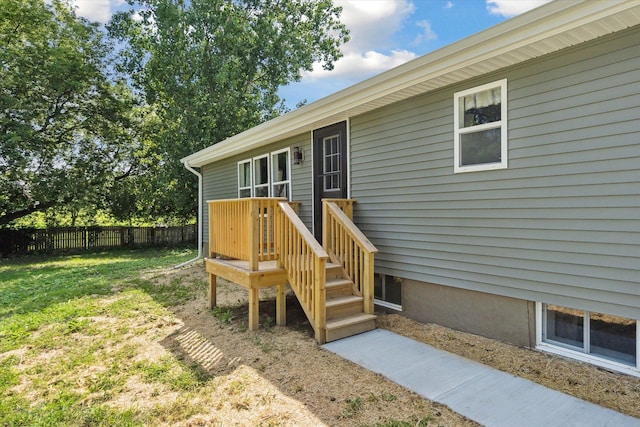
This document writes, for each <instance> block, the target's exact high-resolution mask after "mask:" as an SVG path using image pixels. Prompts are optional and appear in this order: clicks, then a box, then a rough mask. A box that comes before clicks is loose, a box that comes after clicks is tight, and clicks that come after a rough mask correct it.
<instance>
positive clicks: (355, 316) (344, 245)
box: [205, 198, 377, 344]
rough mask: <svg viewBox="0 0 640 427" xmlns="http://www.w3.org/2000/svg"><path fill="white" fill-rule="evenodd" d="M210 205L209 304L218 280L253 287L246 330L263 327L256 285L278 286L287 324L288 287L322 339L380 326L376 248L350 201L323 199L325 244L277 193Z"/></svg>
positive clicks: (279, 308) (281, 319)
mask: <svg viewBox="0 0 640 427" xmlns="http://www.w3.org/2000/svg"><path fill="white" fill-rule="evenodd" d="M208 203H209V257H208V258H206V259H205V260H206V270H207V272H208V273H209V304H208V305H209V308H213V307H215V306H216V302H217V301H216V286H217V278H218V277H222V278H224V279H226V280H229V281H231V282H234V283H237V284H239V285H241V286H243V287H245V288H246V289H247V290H248V293H249V325H248V328H249V330H256V329H258V327H259V313H258V310H259V308H258V307H259V291H260V289H262V288H269V287H275V288H276V324H277V325H285V324H286V290H287V286H290V287H291V289H292V291H293V292H294V294H295V295H296V297H297V299H298V301H300V305H301V307H302V309H303V310H304V312H305V314H306V316H307V318H308V319H309V322H310V324H311V326H312V327H313V329H314V333H315V338H316V340H317V341H318V342H319V343H321V344H322V343H325V342H327V341H333V340H337V339H340V338H343V337H346V336H350V335H353V334H357V333H360V332H365V331H368V330H371V329H374V328H375V322H374V319H375V315H374V314H373V256H374V254H375V253H376V252H377V249H376V248H375V247H374V246H373V245H372V244H371V243H370V242H369V241H368V240H367V238H366V237H365V236H364V235H363V234H362V232H361V231H360V230H358V228H357V227H356V226H355V224H353V222H352V218H351V215H352V212H353V201H352V200H336V199H331V200H328V199H327V200H323V212H322V213H323V241H324V242H325V246H323V245H321V244H320V243H319V242H318V241H317V240H316V239H315V238H314V236H313V235H312V234H311V232H310V231H309V230H308V229H307V228H306V226H305V224H304V223H303V222H302V220H301V219H300V218H299V217H298V215H297V214H296V212H295V207H296V206H297V205H296V204H293V206H292V203H291V202H288V201H286V200H285V199H277V198H250V199H233V200H217V201H210V202H208Z"/></svg>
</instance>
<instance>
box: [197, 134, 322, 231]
mask: <svg viewBox="0 0 640 427" xmlns="http://www.w3.org/2000/svg"><path fill="white" fill-rule="evenodd" d="M294 146H300V147H302V148H303V151H304V152H305V155H307V156H308V157H309V156H310V153H311V149H310V147H311V135H310V134H305V135H299V136H297V137H294V138H289V139H287V140H285V141H282V142H278V143H274V144H271V145H269V146H266V147H263V148H260V149H258V150H254V151H250V152H247V153H244V154H241V155H238V156H234V157H230V158H227V159H223V160H221V161H218V162H214V163H210V164H207V165H205V166H203V167H202V185H203V191H202V192H203V200H204V201H205V203H204V206H203V224H202V226H203V231H202V239H203V241H204V242H208V241H209V224H208V218H209V209H208V205H207V203H206V201H207V200H220V199H236V198H238V162H240V161H243V160H247V159H251V158H253V157H256V156H261V155H264V154H267V153H271V152H274V151H278V150H281V149H283V148H287V147H291V148H292V147H294ZM291 156H292V158H291V169H292V170H291V195H292V200H293V201H297V202H301V205H300V207H299V214H300V217H301V218H302V220H303V221H304V223H305V224H306V225H307V227H309V228H310V227H311V224H312V220H311V216H312V210H313V209H312V207H311V201H312V198H311V159H310V158H308V159H307V161H305V162H303V163H302V164H300V165H294V164H293V149H292V150H291Z"/></svg>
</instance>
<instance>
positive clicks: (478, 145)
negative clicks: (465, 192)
mask: <svg viewBox="0 0 640 427" xmlns="http://www.w3.org/2000/svg"><path fill="white" fill-rule="evenodd" d="M453 97H454V103H453V112H454V119H453V122H454V148H453V153H454V167H453V170H454V173H459V172H474V171H482V170H491V169H504V168H506V167H507V157H508V155H507V146H508V145H507V80H506V79H504V80H499V81H497V82H493V83H489V84H485V85H482V86H478V87H475V88H472V89H468V90H464V91H461V92H456V93H455V94H454V95H453Z"/></svg>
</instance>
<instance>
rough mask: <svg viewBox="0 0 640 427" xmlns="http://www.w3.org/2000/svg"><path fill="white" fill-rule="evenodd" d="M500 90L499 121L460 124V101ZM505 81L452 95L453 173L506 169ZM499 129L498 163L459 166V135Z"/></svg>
mask: <svg viewBox="0 0 640 427" xmlns="http://www.w3.org/2000/svg"><path fill="white" fill-rule="evenodd" d="M495 88H500V120H499V121H497V122H491V123H484V124H481V125H475V126H467V127H464V125H463V124H461V123H460V118H461V117H460V113H461V112H460V100H461V99H462V98H463V97H465V96H467V95H471V94H474V93H480V92H483V91H486V90H489V89H495ZM507 98H508V90H507V79H502V80H497V81H494V82H491V83H487V84H483V85H481V86H476V87H473V88H471V89H466V90H463V91H460V92H456V93H454V94H453V172H454V173H462V172H478V171H486V170H495V169H506V168H507V167H508V159H509V144H508V141H507V137H508V130H507V128H508V123H509V119H508V117H507V112H508V108H507ZM497 128H500V161H499V162H493V163H478V164H473V165H467V166H462V165H460V140H461V135H466V134H470V133H476V132H482V131H484V130H490V129H497Z"/></svg>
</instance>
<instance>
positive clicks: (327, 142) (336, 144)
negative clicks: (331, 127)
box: [322, 134, 341, 191]
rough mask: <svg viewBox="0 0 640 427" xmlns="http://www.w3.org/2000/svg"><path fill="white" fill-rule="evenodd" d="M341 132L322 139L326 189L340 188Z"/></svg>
mask: <svg viewBox="0 0 640 427" xmlns="http://www.w3.org/2000/svg"><path fill="white" fill-rule="evenodd" d="M340 162H341V159H340V134H335V135H330V136H326V137H324V138H323V139H322V176H323V180H322V182H323V185H324V191H334V190H338V191H339V190H340Z"/></svg>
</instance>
